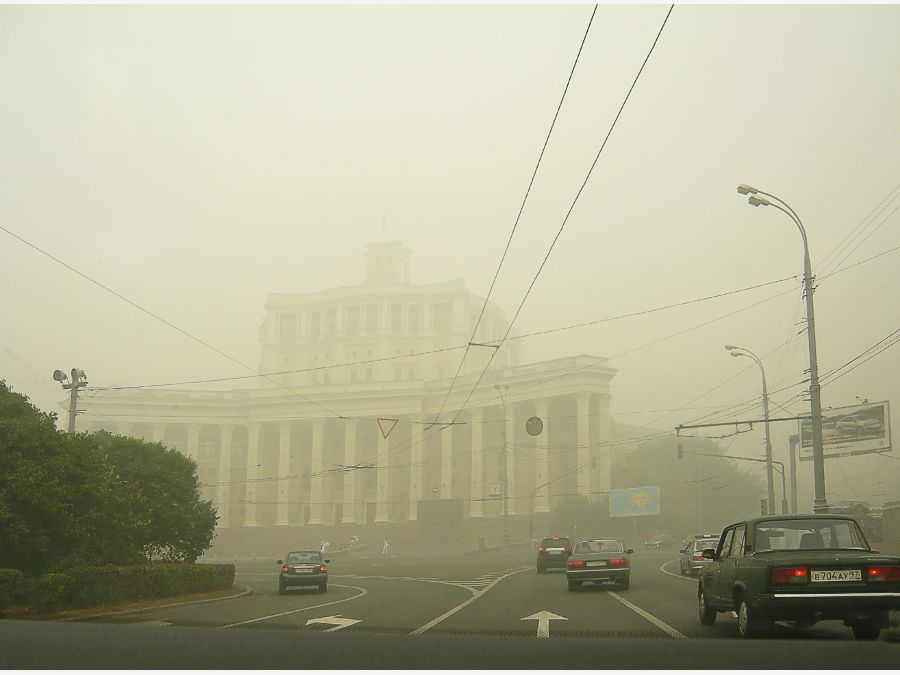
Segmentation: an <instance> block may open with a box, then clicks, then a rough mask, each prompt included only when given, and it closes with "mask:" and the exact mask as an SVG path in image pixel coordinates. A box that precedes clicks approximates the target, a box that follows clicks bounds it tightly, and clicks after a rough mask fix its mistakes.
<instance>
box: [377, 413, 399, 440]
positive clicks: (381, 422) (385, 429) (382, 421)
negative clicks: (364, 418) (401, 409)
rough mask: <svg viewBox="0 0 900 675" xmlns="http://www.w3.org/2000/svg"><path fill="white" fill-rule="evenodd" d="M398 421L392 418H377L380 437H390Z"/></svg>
mask: <svg viewBox="0 0 900 675" xmlns="http://www.w3.org/2000/svg"><path fill="white" fill-rule="evenodd" d="M399 421H400V420H398V419H396V418H394V417H379V418H378V428H379V429H380V430H381V437H382V438H384V439H386V438H387V437H388V436H390V435H391V432H392V431H393V430H394V427H396V426H397V422H399Z"/></svg>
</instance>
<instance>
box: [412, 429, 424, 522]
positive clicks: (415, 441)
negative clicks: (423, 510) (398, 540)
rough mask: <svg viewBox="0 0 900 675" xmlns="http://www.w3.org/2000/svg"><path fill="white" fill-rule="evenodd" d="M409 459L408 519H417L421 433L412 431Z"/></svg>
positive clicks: (419, 489) (419, 492)
mask: <svg viewBox="0 0 900 675" xmlns="http://www.w3.org/2000/svg"><path fill="white" fill-rule="evenodd" d="M409 440H410V453H409V459H410V462H409V463H410V464H412V466H411V467H410V468H409V519H410V520H418V518H419V499H420V498H421V496H422V433H421V432H418V431H416V430H415V429H413V430H412V436H411V438H410V439H409Z"/></svg>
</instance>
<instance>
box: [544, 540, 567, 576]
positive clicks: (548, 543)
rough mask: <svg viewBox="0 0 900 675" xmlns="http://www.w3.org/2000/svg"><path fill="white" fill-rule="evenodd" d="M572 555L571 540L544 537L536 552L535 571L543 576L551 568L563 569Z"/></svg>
mask: <svg viewBox="0 0 900 675" xmlns="http://www.w3.org/2000/svg"><path fill="white" fill-rule="evenodd" d="M571 553H572V540H571V539H569V538H568V537H545V538H544V539H542V540H541V544H540V546H538V550H537V571H538V574H543V573H544V572H546V571H547V570H548V569H549V568H551V567H559V568H563V569H565V567H566V560H567V559H568V557H569V555H570V554H571Z"/></svg>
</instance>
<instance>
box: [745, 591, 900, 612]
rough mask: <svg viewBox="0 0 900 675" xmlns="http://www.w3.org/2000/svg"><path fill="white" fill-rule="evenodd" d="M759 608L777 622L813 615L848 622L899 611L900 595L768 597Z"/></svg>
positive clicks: (768, 595) (794, 595)
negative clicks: (777, 620) (889, 611)
mask: <svg viewBox="0 0 900 675" xmlns="http://www.w3.org/2000/svg"><path fill="white" fill-rule="evenodd" d="M756 604H757V605H758V607H759V608H760V609H762V610H763V611H764V612H765V613H766V614H769V615H771V616H772V617H773V618H776V619H777V618H784V619H789V618H790V617H791V616H810V615H815V616H817V617H819V618H822V619H824V618H833V619H848V618H854V617H856V618H859V617H862V616H866V615H870V614H876V613H886V612H887V611H888V610H892V609H900V592H896V591H889V592H864V591H857V592H854V591H848V592H841V593H827V592H821V593H790V592H784V593H767V594H765V595H761V596H760V597H759V598H758V601H757V603H756Z"/></svg>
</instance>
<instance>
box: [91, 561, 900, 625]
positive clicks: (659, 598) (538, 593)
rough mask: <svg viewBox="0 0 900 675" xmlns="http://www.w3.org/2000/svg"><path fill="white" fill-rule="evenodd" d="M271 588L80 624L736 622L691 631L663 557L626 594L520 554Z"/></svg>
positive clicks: (344, 565)
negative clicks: (323, 588) (575, 586)
mask: <svg viewBox="0 0 900 675" xmlns="http://www.w3.org/2000/svg"><path fill="white" fill-rule="evenodd" d="M277 579H278V566H277V565H276V564H275V562H274V561H272V563H271V564H270V563H262V562H256V563H246V564H243V565H239V567H238V571H237V575H236V579H235V583H236V584H237V585H238V586H244V587H249V588H250V589H252V593H251V594H250V595H247V596H245V597H240V598H235V599H231V600H222V601H217V602H209V603H201V604H191V605H184V606H178V605H176V606H170V607H164V608H161V609H153V610H147V611H142V612H139V613H135V614H127V615H114V616H102V617H97V618H94V619H89V620H91V621H98V622H116V623H139V624H144V625H158V626H198V627H219V628H221V627H227V628H267V629H277V628H282V629H291V630H304V631H319V632H324V631H328V632H336V631H342V632H360V631H375V632H380V633H404V634H415V635H421V634H424V633H446V634H454V635H482V636H485V635H488V636H494V635H504V636H522V637H538V633H539V632H542V633H543V634H545V635H547V636H549V637H554V636H557V637H578V638H619V639H635V638H641V639H643V638H651V639H656V638H661V639H675V640H682V639H690V640H696V639H704V640H711V639H735V638H736V637H737V628H736V620H735V618H734V617H733V616H731V615H730V614H720V615H719V617H718V619H717V621H716V624H715V625H714V626H701V625H700V622H699V620H698V618H697V610H696V592H697V582H696V580H695V579H692V578H689V577H682V576H681V575H680V574H678V563H677V561H675V559H674V555H673V554H672V553H671V552H669V551H650V552H644V551H638V552H637V553H636V554H635V555H634V556H633V557H632V573H631V586H630V588H629V589H628V590H620V589H618V588H617V587H615V586H613V585H611V584H603V585H593V584H585V585H584V586H583V587H582V588H581V589H580V590H578V591H569V590H568V588H567V584H566V577H565V572H564V571H563V570H561V569H560V570H559V571H556V570H551V571H549V572H548V573H546V574H537V573H536V570H535V567H534V556H533V554H532V553H531V552H530V551H527V552H522V551H519V552H511V553H496V554H488V555H483V556H465V555H452V556H447V557H433V556H429V555H419V556H415V555H408V556H402V555H389V556H380V555H377V554H368V555H356V556H346V557H336V558H334V559H333V560H332V562H331V564H330V566H329V586H328V591H327V592H326V593H320V592H319V591H318V589H317V588H315V587H310V588H297V589H292V590H290V591H289V592H288V594H287V595H279V594H278V593H277V585H278V581H277ZM542 612H543V613H547V614H544V615H541V613H542ZM536 615H537V616H536ZM550 615H553V616H550ZM542 616H543V617H544V620H541V617H542ZM334 617H337V619H334ZM529 617H533V618H529ZM329 621H331V623H329ZM351 622H353V623H351ZM545 628H546V629H545ZM765 638H770V639H795V640H796V639H828V640H853V636H852V634H851V632H850V629H849V628H847V627H845V626H843V625H842V624H841V623H840V622H837V621H829V622H821V623H818V624H816V625H815V626H813V627H811V628H798V627H795V626H790V625H787V624H777V625H776V626H774V627H773V628H772V630H771V631H770V632H769V633H768V634H766V635H764V636H763V639H765ZM884 639H887V636H885V638H884Z"/></svg>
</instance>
